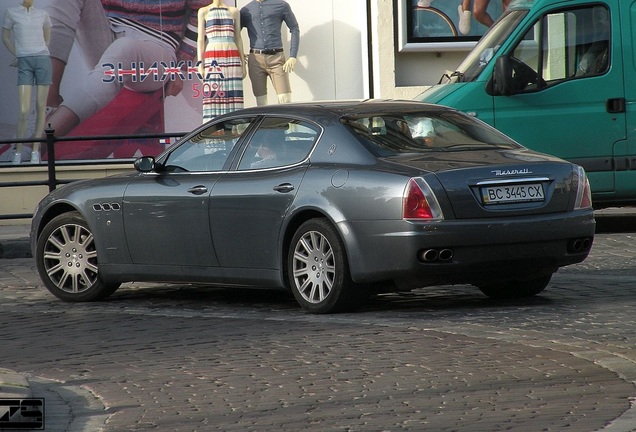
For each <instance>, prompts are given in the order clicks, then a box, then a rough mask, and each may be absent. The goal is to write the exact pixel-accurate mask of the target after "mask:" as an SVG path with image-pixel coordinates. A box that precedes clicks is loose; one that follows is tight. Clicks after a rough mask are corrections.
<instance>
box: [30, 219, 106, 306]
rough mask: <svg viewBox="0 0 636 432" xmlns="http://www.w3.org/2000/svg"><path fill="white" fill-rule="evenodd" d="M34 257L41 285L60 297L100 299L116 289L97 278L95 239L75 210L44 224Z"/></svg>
mask: <svg viewBox="0 0 636 432" xmlns="http://www.w3.org/2000/svg"><path fill="white" fill-rule="evenodd" d="M35 258H36V264H37V268H38V273H39V274H40V278H41V279H42V281H43V282H44V285H45V286H46V288H47V289H48V290H49V291H50V292H51V293H52V294H53V295H54V296H56V297H58V298H60V299H62V300H65V301H71V302H80V301H92V300H100V299H103V298H105V297H108V296H109V295H111V294H112V293H114V292H115V291H116V290H117V288H119V284H106V283H104V282H103V281H102V280H101V279H100V277H99V272H98V261H97V249H96V248H95V239H94V237H93V233H92V232H91V231H90V229H89V228H88V224H87V223H86V221H85V220H84V218H82V216H81V215H80V214H79V213H78V212H70V213H65V214H62V215H59V216H57V217H55V218H54V219H53V220H51V221H50V222H49V223H48V224H47V225H46V226H45V227H44V229H43V230H42V233H41V234H40V237H39V238H38V243H37V250H36V257H35Z"/></svg>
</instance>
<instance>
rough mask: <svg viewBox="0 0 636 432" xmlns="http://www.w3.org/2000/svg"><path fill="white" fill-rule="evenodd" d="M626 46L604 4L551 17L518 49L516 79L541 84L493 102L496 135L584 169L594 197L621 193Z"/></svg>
mask: <svg viewBox="0 0 636 432" xmlns="http://www.w3.org/2000/svg"><path fill="white" fill-rule="evenodd" d="M611 19H615V22H614V24H613V25H612V21H611ZM620 40H621V39H620V25H618V20H617V15H613V14H612V13H611V11H610V9H609V8H608V6H607V5H605V4H602V3H590V4H587V5H582V6H581V5H580V4H579V5H577V6H576V7H571V8H568V9H563V8H560V9H558V10H554V11H549V12H547V13H546V14H544V15H543V16H542V18H541V19H540V20H539V21H538V22H537V23H536V24H535V26H534V27H533V28H532V29H531V30H529V32H528V33H527V34H526V35H525V37H524V38H522V40H520V41H519V43H518V44H517V45H516V46H515V48H514V50H513V51H511V56H512V64H513V66H512V67H513V70H515V68H517V69H516V71H515V73H516V76H517V77H521V76H524V75H527V76H534V77H536V76H537V74H538V76H539V80H538V82H534V83H532V82H527V81H525V80H524V81H523V82H522V83H521V82H517V83H516V85H515V89H514V91H513V94H512V95H510V96H494V97H493V105H494V112H495V120H494V125H495V127H496V128H497V129H499V130H501V131H502V132H504V133H506V134H508V135H510V136H511V137H513V138H514V139H516V140H517V141H519V142H520V143H521V144H523V145H525V146H526V147H529V148H532V149H534V150H538V151H542V152H545V153H549V154H553V155H556V156H559V157H562V158H564V159H568V160H571V161H573V162H575V163H578V164H580V165H582V166H583V167H584V168H585V169H586V171H587V172H588V175H589V176H590V182H591V185H592V191H593V192H611V191H613V190H614V187H615V178H614V167H615V166H616V165H617V164H616V163H615V161H614V158H615V157H616V153H615V151H616V148H617V147H616V146H617V145H618V143H621V142H624V140H625V137H626V126H625V125H626V123H625V121H626V118H625V99H624V88H623V79H624V76H623V65H622V61H623V59H622V55H621V51H620ZM524 69H525V72H524ZM528 73H529V74H528Z"/></svg>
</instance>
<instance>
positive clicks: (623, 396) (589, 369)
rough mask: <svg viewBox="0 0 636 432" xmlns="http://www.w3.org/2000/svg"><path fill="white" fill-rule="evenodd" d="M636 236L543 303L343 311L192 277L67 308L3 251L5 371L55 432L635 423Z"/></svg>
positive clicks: (431, 296)
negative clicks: (37, 402)
mask: <svg viewBox="0 0 636 432" xmlns="http://www.w3.org/2000/svg"><path fill="white" fill-rule="evenodd" d="M635 238H636V234H632V233H613V232H608V233H604V234H599V235H597V237H596V240H595V244H594V246H593V249H592V253H591V254H590V257H589V258H588V259H587V260H586V261H585V262H584V263H582V264H579V265H575V266H571V267H568V268H565V269H562V270H560V271H559V272H558V273H557V274H556V275H555V276H554V278H553V281H552V283H551V285H550V286H549V287H548V289H547V290H546V291H545V292H544V293H543V294H542V295H540V296H538V297H536V298H533V299H531V300H527V301H513V302H497V301H493V300H489V299H487V298H486V297H485V296H483V295H482V294H481V293H480V292H479V291H478V290H477V289H475V288H472V287H469V286H453V287H450V286H443V287H435V288H429V289H426V290H418V291H415V292H411V293H405V294H392V295H383V296H379V297H377V298H374V299H372V300H371V301H370V302H369V303H368V304H367V305H366V306H365V307H364V308H362V309H361V310H360V311H358V312H357V313H350V314H340V315H329V316H314V315H308V314H305V313H303V312H302V311H301V310H300V309H299V307H298V306H297V305H296V303H295V302H294V300H293V297H292V296H291V295H289V294H287V293H280V292H272V291H236V290H231V289H219V288H210V287H202V286H195V285H165V284H153V285H151V284H126V285H124V286H123V287H122V288H121V289H120V290H119V291H117V292H116V293H115V294H114V295H113V296H112V297H111V298H109V299H108V300H107V301H103V302H99V303H90V304H67V303H63V302H61V301H58V300H56V299H54V298H53V297H52V296H51V295H50V294H49V293H48V292H47V291H46V290H45V289H44V288H43V287H42V284H41V283H40V281H39V279H38V277H37V276H36V273H35V267H34V263H33V262H32V260H31V259H29V258H16V259H0V328H2V330H1V331H2V342H1V344H0V353H1V357H0V358H1V360H0V368H6V369H8V370H12V371H16V372H18V373H19V374H20V375H22V376H24V377H26V378H27V379H28V382H29V384H30V386H31V390H32V395H33V397H43V398H45V400H46V405H47V411H46V422H47V428H46V430H47V431H57V430H60V431H65V430H68V431H96V430H104V431H131V430H135V431H138V430H147V429H153V430H160V431H181V430H182V431H194V430H200V431H208V430H221V431H239V430H240V431H269V430H285V431H297V430H312V431H313V430H315V431H402V430H413V431H423V430H426V431H446V430H448V431H499V430H512V431H542V430H543V431H577V432H578V431H599V430H603V431H614V432H615V431H632V430H636V408H634V407H633V406H632V405H633V403H634V401H636V398H635V397H636V318H635V317H636V314H635V311H636V277H635V276H636V268H635V265H636V264H635V260H634V257H635V256H636V242H635V241H634V240H635Z"/></svg>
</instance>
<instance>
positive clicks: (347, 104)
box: [235, 99, 451, 117]
mask: <svg viewBox="0 0 636 432" xmlns="http://www.w3.org/2000/svg"><path fill="white" fill-rule="evenodd" d="M450 109H451V108H447V107H442V106H440V105H434V104H428V103H424V102H419V101H414V100H395V99H361V100H337V101H336V100H327V101H315V102H294V103H287V104H275V105H265V106H258V107H252V108H246V109H244V110H242V112H243V113H246V114H247V113H252V114H277V115H281V114H290V115H291V114H301V113H304V114H320V113H322V114H328V113H329V114H332V115H337V116H339V117H342V116H347V115H351V114H356V115H364V114H366V113H378V112H389V113H390V112H413V111H422V110H424V111H443V110H450ZM235 114H236V112H235Z"/></svg>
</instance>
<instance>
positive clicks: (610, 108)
mask: <svg viewBox="0 0 636 432" xmlns="http://www.w3.org/2000/svg"><path fill="white" fill-rule="evenodd" d="M605 110H606V111H607V112H608V113H610V114H613V113H622V112H625V98H611V99H608V100H607V101H605Z"/></svg>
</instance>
